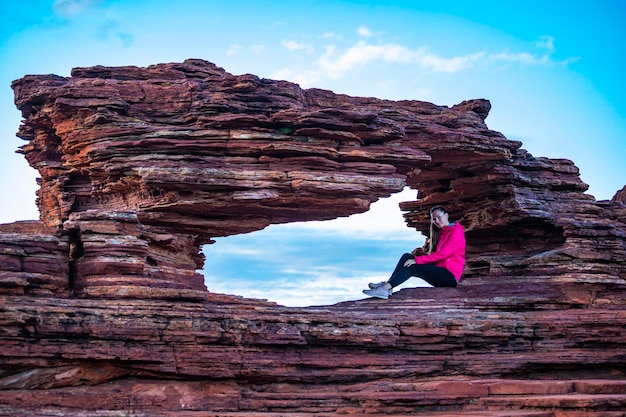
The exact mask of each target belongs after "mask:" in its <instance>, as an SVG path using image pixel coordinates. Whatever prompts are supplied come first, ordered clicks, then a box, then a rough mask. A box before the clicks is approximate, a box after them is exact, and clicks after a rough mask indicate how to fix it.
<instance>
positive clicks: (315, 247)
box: [201, 188, 424, 306]
mask: <svg viewBox="0 0 626 417" xmlns="http://www.w3.org/2000/svg"><path fill="white" fill-rule="evenodd" d="M415 195H416V191H415V190H411V189H409V188H406V189H405V190H404V191H402V192H400V193H397V194H395V195H393V196H391V197H389V198H386V199H381V200H379V201H377V202H376V203H374V204H372V206H371V208H370V210H369V211H368V212H366V213H362V214H355V215H353V216H350V217H348V218H340V219H335V220H331V221H325V222H305V223H292V224H284V225H272V226H270V227H268V228H266V229H264V230H261V231H258V232H254V233H249V234H245V235H237V236H229V237H224V238H218V239H216V243H214V244H212V245H207V246H206V247H205V248H204V250H203V252H204V254H205V256H206V262H205V267H204V270H203V271H201V272H202V273H203V274H204V277H205V283H206V286H207V288H208V290H209V291H211V292H214V293H223V294H233V295H240V296H244V297H249V298H261V299H267V300H268V301H272V302H276V303H278V304H281V305H285V306H313V305H328V304H334V303H337V302H340V301H347V300H356V299H362V298H365V296H364V295H363V294H362V292H361V290H363V289H364V288H366V286H367V283H368V282H378V281H381V280H385V279H387V278H388V277H389V274H390V273H391V270H392V269H393V267H394V266H395V263H396V262H397V260H398V257H399V256H400V255H401V254H402V253H404V252H408V251H411V250H412V249H414V248H415V247H418V246H422V245H423V243H424V236H423V235H422V234H421V233H420V232H418V231H416V230H414V229H411V228H409V227H407V226H406V224H405V222H404V218H403V217H402V212H401V211H400V208H399V207H398V203H399V202H400V201H408V200H413V199H415ZM422 283H423V281H421V280H419V279H415V278H412V279H410V280H409V281H407V282H406V283H405V284H404V285H403V286H410V287H416V286H419V285H423V284H422Z"/></svg>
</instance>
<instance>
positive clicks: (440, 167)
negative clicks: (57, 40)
mask: <svg viewBox="0 0 626 417" xmlns="http://www.w3.org/2000/svg"><path fill="white" fill-rule="evenodd" d="M13 88H14V90H15V95H16V104H17V106H18V107H19V108H20V109H21V111H22V114H23V116H24V122H23V124H22V126H21V127H20V132H19V135H20V136H21V137H22V138H23V139H25V140H27V143H26V145H24V146H23V147H22V152H23V153H24V155H25V157H26V158H27V159H28V161H29V163H30V164H31V165H32V166H33V167H34V168H36V169H38V171H39V173H40V175H41V188H40V190H39V195H38V197H39V199H38V204H39V207H40V211H41V221H40V222H35V221H33V222H19V223H14V224H10V225H0V301H1V303H0V334H1V337H0V414H1V415H13V416H33V415H42V416H52V415H67V416H88V415H89V416H91V415H95V414H97V415H120V414H133V415H150V416H199V415H203V416H204V415H229V414H230V415H240V416H241V415H247V416H261V415H270V414H271V415H299V416H303V415H331V414H355V415H359V414H367V415H376V414H395V415H402V414H404V415H413V414H415V413H420V415H439V416H444V415H447V416H452V415H454V416H457V417H458V416H477V415H480V416H544V417H557V416H558V417H565V416H570V417H574V416H576V417H579V416H581V415H589V416H596V417H599V416H604V417H607V416H611V417H613V416H618V415H619V416H624V412H623V410H624V409H625V408H626V368H625V366H624V363H626V354H625V352H626V332H625V331H624V329H626V308H625V305H626V286H625V283H624V280H625V278H626V269H625V266H624V258H625V255H626V244H625V237H626V225H625V219H626V208H625V207H624V205H623V198H621V195H622V194H623V190H622V191H621V192H619V193H618V194H617V195H616V197H615V198H614V199H613V200H612V201H602V202H597V201H595V200H594V199H593V197H591V196H589V195H586V194H584V191H585V190H586V188H587V186H586V185H585V184H584V183H582V181H581V180H580V178H579V176H578V169H577V168H576V166H575V165H574V164H573V163H572V162H571V161H567V160H562V159H548V158H540V157H534V156H532V155H530V154H528V153H527V152H526V151H524V150H523V149H520V146H521V144H520V143H519V142H514V141H509V140H507V139H506V138H505V137H504V136H503V135H501V134H500V133H498V132H494V131H492V130H489V128H488V127H487V125H486V124H485V119H486V117H487V115H488V112H489V110H490V103H489V102H488V101H487V100H469V101H465V102H463V103H460V104H458V105H456V106H453V107H452V108H448V107H444V106H436V105H434V104H430V103H424V102H418V101H399V102H394V101H387V100H379V99H374V98H360V97H349V96H345V95H337V94H334V93H332V92H330V91H324V90H317V89H310V90H302V89H301V88H300V87H299V86H297V85H295V84H292V83H288V82H284V81H274V80H266V79H259V78H258V77H255V76H253V75H243V76H234V75H231V74H228V73H227V72H225V71H224V70H223V69H221V68H219V67H217V66H215V65H213V64H211V63H208V62H205V61H200V60H187V61H185V62H184V63H173V64H160V65H154V66H151V67H148V68H137V67H115V68H108V67H91V68H78V69H75V70H74V71H73V72H72V76H71V77H69V78H63V77H57V76H51V75H48V76H26V77H24V78H22V79H20V80H17V81H15V82H14V83H13ZM405 185H408V186H410V187H412V188H414V189H416V190H418V191H419V199H418V200H417V201H411V202H405V203H402V205H401V207H402V208H403V209H404V210H405V211H406V214H405V217H406V220H407V222H408V224H409V226H411V227H414V228H416V229H418V230H420V231H423V232H426V231H427V228H428V216H427V212H428V208H429V207H430V206H432V205H433V204H439V203H444V204H445V205H446V206H447V207H448V208H449V209H450V211H451V212H452V215H453V216H454V217H455V218H459V219H460V221H461V222H462V223H463V224H464V225H465V226H466V228H467V239H468V265H467V268H466V271H465V277H466V278H465V279H464V280H463V282H462V284H461V285H460V286H459V287H457V288H455V289H449V288H428V289H406V290H402V291H400V292H398V293H396V294H394V296H393V297H392V298H391V299H390V300H388V301H384V302H383V301H381V300H374V299H366V300H362V301H358V302H346V303H340V304H337V305H335V306H325V307H315V308H313V307H312V308H286V307H281V306H278V305H275V304H273V303H267V302H264V301H261V300H249V299H244V298H241V297H236V296H231V295H224V294H213V293H210V292H207V291H206V289H205V288H204V284H203V279H202V276H201V275H200V274H198V273H197V272H196V270H197V269H200V268H201V267H202V264H203V258H202V256H201V255H200V246H201V245H203V244H206V243H211V242H212V239H213V238H215V237H219V236H228V235H232V234H238V233H247V232H251V231H255V230H260V229H262V228H264V227H266V226H267V225H269V224H275V223H285V222H294V221H304V220H318V219H331V218H335V217H338V216H346V215H349V214H352V213H358V212H363V211H366V210H367V209H368V208H369V205H370V203H371V202H373V201H376V200H377V199H378V198H381V197H385V196H388V195H390V194H391V193H394V192H397V191H399V190H401V189H402V188H403V187H404V186H405ZM208 250H210V248H208ZM438 412H439V413H438ZM272 413H275V414H272Z"/></svg>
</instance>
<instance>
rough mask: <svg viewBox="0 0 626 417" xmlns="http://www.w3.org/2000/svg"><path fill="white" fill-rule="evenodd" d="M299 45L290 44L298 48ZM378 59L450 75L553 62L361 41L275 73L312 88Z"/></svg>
mask: <svg viewBox="0 0 626 417" xmlns="http://www.w3.org/2000/svg"><path fill="white" fill-rule="evenodd" d="M544 42H545V43H546V45H549V44H550V42H551V41H550V40H548V39H546V40H544ZM296 45H297V44H294V45H292V46H291V47H292V48H295V47H296ZM376 62H385V63H391V64H395V63H398V64H405V65H414V66H417V67H420V68H422V69H425V70H428V71H432V72H436V73H448V74H452V73H458V72H462V71H466V70H468V69H471V68H475V67H479V66H483V67H485V66H486V67H489V66H494V65H499V64H502V63H506V64H522V65H549V64H552V63H553V61H552V59H551V58H550V56H549V55H547V54H545V55H540V56H538V55H533V54H531V53H529V52H518V53H512V52H509V51H508V50H504V51H502V52H498V53H487V52H484V51H479V52H474V53H469V54H464V55H458V56H452V57H444V56H442V55H438V54H436V53H434V52H432V51H430V50H429V49H428V48H427V47H425V46H422V47H420V48H417V49H411V48H408V47H406V46H403V45H399V44H396V43H387V44H377V45H374V44H371V43H367V42H366V41H364V40H361V41H358V42H357V43H356V44H354V45H352V46H351V47H349V48H347V49H345V50H340V49H339V48H338V47H337V46H335V45H329V46H327V47H326V49H325V52H324V53H323V54H322V56H320V58H319V60H318V61H317V63H316V64H315V65H313V67H312V68H311V67H309V68H307V69H303V70H298V69H294V68H291V69H283V70H280V71H278V72H276V73H275V74H276V75H283V76H284V75H286V74H288V75H289V78H288V79H289V80H290V81H293V82H296V83H298V84H300V85H302V86H304V87H309V86H313V85H315V84H318V83H319V82H320V80H321V79H324V78H329V79H333V80H337V79H340V78H342V77H344V76H346V74H348V73H350V72H351V71H354V70H355V69H357V68H363V67H367V66H368V65H370V64H372V63H376ZM282 79H287V78H282Z"/></svg>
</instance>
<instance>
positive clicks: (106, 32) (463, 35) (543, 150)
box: [0, 0, 626, 305]
mask: <svg viewBox="0 0 626 417" xmlns="http://www.w3.org/2000/svg"><path fill="white" fill-rule="evenodd" d="M625 4H626V3H625V2H622V1H621V0H613V1H607V0H595V1H576V2H572V1H560V0H557V1H545V0H544V1H534V0H530V1H508V2H502V1H473V2H469V1H454V0H451V1H446V2H432V1H417V0H414V1H357V0H355V1H313V0H300V1H265V2H261V1H238V0H228V1H219V0H218V1H208V0H207V1H190V0H177V1H162V0H117V1H115V0H108V1H107V0H56V1H53V0H48V1H41V0H34V1H33V0H31V1H28V2H24V1H10V0H7V1H4V2H2V4H1V5H0V169H1V170H2V174H3V181H1V182H0V195H4V196H6V197H5V200H4V201H5V202H4V204H3V205H2V206H1V207H0V222H12V221H16V220H22V219H34V218H37V217H38V213H37V211H36V207H35V203H34V200H35V195H34V193H35V190H36V183H35V178H36V177H37V174H36V172H35V171H34V170H33V169H31V168H30V167H28V165H27V163H26V161H25V160H24V158H23V157H22V156H21V155H18V154H15V150H16V149H17V148H18V147H19V146H20V145H22V144H23V142H22V141H21V140H20V139H18V138H16V137H15V133H16V132H17V129H18V126H19V123H20V115H19V112H18V111H17V109H15V106H14V104H13V92H12V90H11V89H10V83H11V81H12V80H14V79H18V78H21V77H22V76H24V75H25V74H49V73H54V74H57V75H62V76H69V74H70V70H71V68H73V67H78V66H91V65H110V66H116V65H137V66H147V65H151V64H155V63H160V62H180V61H183V60H184V59H186V58H201V59H205V60H208V61H211V62H214V63H216V64H217V65H219V66H221V67H223V68H224V69H226V70H227V71H228V72H231V73H233V74H243V73H252V74H256V75H258V76H260V77H265V78H273V79H286V80H289V81H293V82H297V83H299V84H300V85H301V86H302V87H304V88H309V87H317V88H324V89H330V90H333V91H335V92H337V93H345V94H350V95H355V96H375V97H380V98H386V99H392V100H399V99H416V100H426V101H430V102H433V103H435V104H439V105H448V106H451V105H453V104H456V103H458V102H461V101H463V100H466V99H471V98H487V99H489V100H491V103H492V111H491V113H490V115H489V117H488V118H487V120H486V122H487V124H488V125H489V127H490V128H491V129H493V130H497V131H500V132H502V133H503V134H505V135H506V136H507V137H508V138H509V139H515V140H519V141H521V142H523V148H525V149H527V150H528V151H529V152H531V153H532V154H533V155H535V156H546V157H551V158H567V159H571V160H573V161H574V162H575V163H576V165H577V166H578V167H579V168H580V170H581V177H582V179H583V181H585V182H586V183H587V184H589V186H590V188H589V193H590V194H592V195H594V196H595V197H596V198H597V199H598V200H602V199H610V198H611V197H612V196H613V195H614V194H615V192H616V191H617V190H618V189H620V188H622V187H623V186H624V185H625V184H626V169H625V168H624V163H623V158H624V156H625V155H626V140H625V137H624V135H625V134H626V87H625V86H626V83H625V82H624V79H623V74H624V73H626V71H625V70H626V68H625V67H626V66H625V65H624V56H626V46H625V45H626V42H625V41H626V29H625V28H624V26H625V25H624V24H623V22H624V21H626V6H625ZM414 197H415V192H414V191H407V192H404V193H402V195H400V196H395V197H393V198H392V199H390V200H385V201H379V202H377V203H375V204H374V205H373V209H372V210H371V211H370V212H368V213H366V214H363V215H358V216H352V217H350V218H348V219H340V220H337V221H331V222H324V223H319V222H311V223H305V224H301V225H281V226H271V227H269V228H268V229H266V230H263V231H260V232H256V233H253V234H250V235H246V236H235V237H229V238H223V239H217V243H216V244H214V245H211V246H210V247H207V248H205V253H206V255H207V264H206V267H205V271H203V273H204V274H205V277H206V282H207V286H208V287H209V289H210V290H211V291H217V292H224V293H231V294H238V295H244V296H250V297H255V298H265V299H269V300H271V301H277V302H279V303H281V304H286V305H317V304H326V303H333V302H337V301H342V300H348V299H357V298H361V293H360V290H361V289H362V287H363V286H364V285H365V284H366V283H367V282H368V281H369V280H382V279H385V278H386V275H387V273H388V271H389V270H391V268H392V267H393V264H394V263H395V260H396V258H397V257H398V256H399V255H400V254H401V253H402V252H404V251H406V250H410V249H412V248H413V247H415V246H419V245H420V244H421V241H422V240H421V238H420V236H419V234H417V233H416V232H414V231H412V230H409V229H407V228H406V227H405V226H404V223H403V219H402V216H401V212H400V210H399V209H398V207H397V203H398V201H401V200H410V199H413V198H414ZM268 243H269V244H268ZM417 283H418V281H417V280H415V281H413V282H412V285H417Z"/></svg>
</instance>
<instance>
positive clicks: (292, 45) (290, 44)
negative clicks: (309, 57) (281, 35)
mask: <svg viewBox="0 0 626 417" xmlns="http://www.w3.org/2000/svg"><path fill="white" fill-rule="evenodd" d="M281 45H282V46H283V47H284V48H286V49H287V50H288V51H290V52H293V51H298V50H301V49H305V48H306V46H305V45H303V44H301V43H298V42H296V41H283V42H282V44H281Z"/></svg>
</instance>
